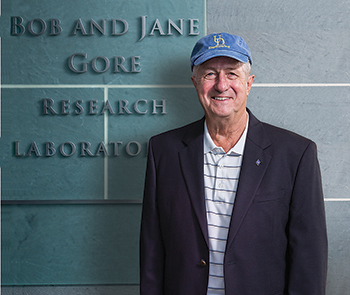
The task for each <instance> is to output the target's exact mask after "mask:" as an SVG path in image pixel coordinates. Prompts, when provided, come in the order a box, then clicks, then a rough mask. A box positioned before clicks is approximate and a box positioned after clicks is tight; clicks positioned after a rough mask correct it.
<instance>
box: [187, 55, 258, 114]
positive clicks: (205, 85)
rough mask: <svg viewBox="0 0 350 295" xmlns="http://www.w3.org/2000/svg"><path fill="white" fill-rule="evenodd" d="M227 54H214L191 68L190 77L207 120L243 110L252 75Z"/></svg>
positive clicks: (251, 82)
mask: <svg viewBox="0 0 350 295" xmlns="http://www.w3.org/2000/svg"><path fill="white" fill-rule="evenodd" d="M243 67H244V65H243V64H242V63H240V62H238V61H237V60H235V59H232V58H229V57H224V56H220V57H214V58H212V59H209V60H207V61H206V62H204V63H203V64H201V65H199V66H197V68H196V69H194V75H193V76H192V77H191V79H192V82H193V85H194V87H195V88H196V90H197V94H198V98H199V101H200V103H201V105H202V107H203V109H204V112H205V115H206V117H207V119H211V120H220V119H222V118H227V119H235V116H236V117H239V116H240V115H242V114H243V113H244V112H245V109H246V102H247V97H248V94H249V91H250V89H251V86H252V84H253V80H254V76H253V75H250V76H248V73H246V72H245V71H244V68H243Z"/></svg>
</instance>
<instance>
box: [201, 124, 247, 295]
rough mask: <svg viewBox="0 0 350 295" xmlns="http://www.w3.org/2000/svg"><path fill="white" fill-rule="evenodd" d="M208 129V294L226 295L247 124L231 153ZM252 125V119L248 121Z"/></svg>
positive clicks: (206, 165)
mask: <svg viewBox="0 0 350 295" xmlns="http://www.w3.org/2000/svg"><path fill="white" fill-rule="evenodd" d="M204 125H205V127H204V128H205V132H204V187H205V200H206V210H207V220H208V233H209V282H208V291H207V295H224V294H225V283H224V269H223V261H224V255H225V249H226V240H227V234H228V229H229V226H230V220H231V213H232V208H233V203H234V200H235V196H236V190H237V185H238V178H239V173H240V169H241V164H242V157H243V151H244V146H245V141H246V136H247V129H248V128H247V127H246V128H245V130H244V132H243V135H242V136H241V138H240V139H239V141H238V142H237V143H236V145H235V146H234V147H233V148H232V149H231V150H229V151H228V152H227V153H225V151H224V150H223V148H221V147H217V146H216V145H215V144H214V142H213V140H212V139H211V137H210V135H209V132H208V129H207V125H206V123H204ZM246 126H248V122H247V124H246Z"/></svg>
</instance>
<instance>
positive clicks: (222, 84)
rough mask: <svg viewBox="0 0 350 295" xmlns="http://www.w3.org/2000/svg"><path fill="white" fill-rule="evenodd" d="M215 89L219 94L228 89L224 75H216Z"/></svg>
mask: <svg viewBox="0 0 350 295" xmlns="http://www.w3.org/2000/svg"><path fill="white" fill-rule="evenodd" d="M215 88H216V90H217V91H219V92H225V91H226V90H227V89H228V88H229V82H228V80H227V77H226V76H225V75H222V74H220V75H218V77H217V79H216V83H215Z"/></svg>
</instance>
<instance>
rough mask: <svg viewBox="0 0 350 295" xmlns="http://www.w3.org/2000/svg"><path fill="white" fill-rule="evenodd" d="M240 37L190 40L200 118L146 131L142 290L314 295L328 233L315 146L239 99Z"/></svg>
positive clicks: (243, 68)
mask: <svg viewBox="0 0 350 295" xmlns="http://www.w3.org/2000/svg"><path fill="white" fill-rule="evenodd" d="M251 64H252V58H251V53H250V50H249V48H248V46H247V44H246V43H245V42H244V40H243V39H242V38H240V37H238V36H234V35H230V34H227V33H221V34H211V35H208V36H205V37H203V38H202V39H201V40H199V41H198V42H197V44H196V45H195V47H194V49H193V52H192V56H191V65H192V69H193V76H192V82H193V85H194V87H195V88H196V90H197V94H198V98H199V101H200V103H201V105H202V107H203V109H204V113H205V118H203V119H202V120H200V121H197V122H194V123H192V124H189V125H187V126H184V127H182V128H178V129H175V130H172V131H169V132H166V133H164V134H161V135H158V136H155V137H153V138H152V139H151V140H150V143H149V154H148V164H147V173H146V182H145V191H144V203H143V213H142V223H141V247H140V255H141V256H140V268H141V282H140V283H141V295H161V294H162V295H163V294H164V295H166V294H172V295H196V294H198V295H214V294H226V295H231V294H232V295H282V294H288V295H324V294H325V281H326V269H327V237H326V225H325V212H324V202H323V195H322V188H321V177H320V170H319V164H318V160H317V151H316V145H315V144H314V143H313V142H312V141H310V140H308V139H306V138H304V137H301V136H299V135H296V134H295V133H292V132H290V131H286V130H282V129H280V128H277V127H274V126H271V125H268V124H266V123H262V122H260V121H259V120H258V119H256V118H255V117H254V115H253V114H252V113H251V112H250V111H249V110H248V109H247V108H246V103H247V97H248V94H249V91H250V89H251V87H252V84H253V80H254V75H251V74H250V67H251Z"/></svg>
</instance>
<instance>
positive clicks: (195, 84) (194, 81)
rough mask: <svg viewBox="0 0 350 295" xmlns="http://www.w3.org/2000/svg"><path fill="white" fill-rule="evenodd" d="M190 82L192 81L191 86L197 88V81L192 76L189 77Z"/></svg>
mask: <svg viewBox="0 0 350 295" xmlns="http://www.w3.org/2000/svg"><path fill="white" fill-rule="evenodd" d="M191 80H192V84H193V86H194V87H195V88H197V81H196V78H195V77H194V76H191Z"/></svg>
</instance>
